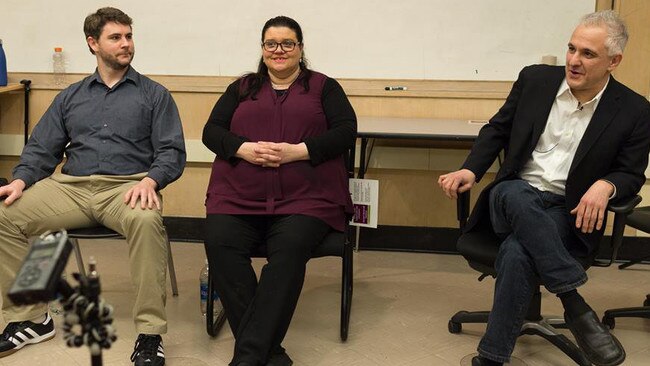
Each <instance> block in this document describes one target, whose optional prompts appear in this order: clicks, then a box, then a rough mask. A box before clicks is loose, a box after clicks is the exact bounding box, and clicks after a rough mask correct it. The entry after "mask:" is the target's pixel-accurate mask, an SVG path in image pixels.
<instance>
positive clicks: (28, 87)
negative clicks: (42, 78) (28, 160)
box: [20, 80, 32, 145]
mask: <svg viewBox="0 0 650 366" xmlns="http://www.w3.org/2000/svg"><path fill="white" fill-rule="evenodd" d="M20 83H21V84H23V86H24V87H25V145H27V140H29V92H30V91H31V90H32V88H31V84H32V81H31V80H21V81H20Z"/></svg>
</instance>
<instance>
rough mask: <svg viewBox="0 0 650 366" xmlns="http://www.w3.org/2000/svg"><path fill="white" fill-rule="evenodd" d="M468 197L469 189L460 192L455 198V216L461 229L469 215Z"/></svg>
mask: <svg viewBox="0 0 650 366" xmlns="http://www.w3.org/2000/svg"><path fill="white" fill-rule="evenodd" d="M469 198H470V191H466V192H463V193H460V194H459V195H458V199H457V200H456V218H457V219H458V226H459V227H460V230H461V231H462V230H463V229H464V228H465V224H466V223H467V218H468V217H469Z"/></svg>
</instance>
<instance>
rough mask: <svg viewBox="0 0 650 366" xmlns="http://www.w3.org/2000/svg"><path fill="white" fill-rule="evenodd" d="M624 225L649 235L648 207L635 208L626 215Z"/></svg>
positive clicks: (649, 217) (649, 207) (649, 208)
mask: <svg viewBox="0 0 650 366" xmlns="http://www.w3.org/2000/svg"><path fill="white" fill-rule="evenodd" d="M626 224H627V225H629V226H631V227H633V228H635V229H638V230H641V231H644V232H646V233H650V206H643V207H637V208H635V209H634V211H632V213H630V214H629V215H627V219H626Z"/></svg>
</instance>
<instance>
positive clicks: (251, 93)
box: [239, 15, 311, 100]
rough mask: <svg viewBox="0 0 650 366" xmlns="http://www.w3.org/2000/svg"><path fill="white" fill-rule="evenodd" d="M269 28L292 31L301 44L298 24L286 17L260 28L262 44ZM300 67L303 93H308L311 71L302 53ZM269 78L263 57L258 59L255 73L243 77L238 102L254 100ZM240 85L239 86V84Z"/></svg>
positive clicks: (273, 20) (300, 31)
mask: <svg viewBox="0 0 650 366" xmlns="http://www.w3.org/2000/svg"><path fill="white" fill-rule="evenodd" d="M271 27H287V28H289V29H291V30H292V31H294V32H295V33H296V38H297V40H298V43H299V44H302V29H301V28H300V24H298V22H296V21H295V20H293V19H291V18H289V17H286V16H284V15H280V16H277V17H275V18H271V19H269V20H267V21H266V23H264V27H262V37H261V38H262V42H264V33H266V30H267V29H269V28H271ZM298 65H299V66H300V70H302V72H303V73H304V76H303V78H302V80H301V82H302V86H303V88H304V89H305V91H309V77H310V76H311V71H310V70H309V68H308V66H307V59H305V54H304V52H303V55H302V57H301V58H300V62H299V64H298ZM268 77H269V69H268V67H266V64H265V63H264V56H262V57H260V62H259V63H258V65H257V72H252V73H250V74H246V75H244V77H243V79H245V80H246V83H245V86H244V87H243V88H241V89H240V94H239V100H244V99H246V98H248V97H251V99H255V96H256V95H257V92H259V91H260V88H262V84H263V83H264V81H265V80H266V79H268ZM240 85H241V84H240Z"/></svg>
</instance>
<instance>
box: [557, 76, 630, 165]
mask: <svg viewBox="0 0 650 366" xmlns="http://www.w3.org/2000/svg"><path fill="white" fill-rule="evenodd" d="M617 86H618V82H617V81H616V80H614V78H613V77H612V78H611V79H610V80H609V85H608V86H607V89H606V90H605V92H604V93H603V96H602V99H601V100H600V102H598V107H596V111H595V112H594V115H593V116H592V117H591V121H589V125H588V126H587V129H586V130H585V134H584V135H583V136H582V140H580V144H579V145H578V149H577V150H576V154H575V156H574V157H573V161H572V162H571V168H569V175H571V173H572V172H573V170H574V169H575V168H576V166H578V164H580V161H581V160H582V159H583V158H584V157H585V155H587V152H589V150H590V149H591V148H592V146H593V145H594V144H595V143H596V140H598V137H599V136H600V135H601V134H602V133H603V131H604V130H605V128H606V127H607V126H608V125H609V124H610V123H611V122H612V120H613V119H614V117H615V116H616V114H617V113H618V111H619V109H620V108H621V104H620V103H621V101H620V97H621V96H620V93H619V90H618V88H617Z"/></svg>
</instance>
